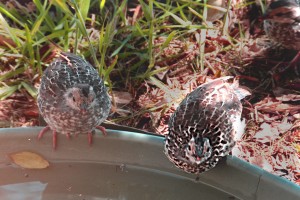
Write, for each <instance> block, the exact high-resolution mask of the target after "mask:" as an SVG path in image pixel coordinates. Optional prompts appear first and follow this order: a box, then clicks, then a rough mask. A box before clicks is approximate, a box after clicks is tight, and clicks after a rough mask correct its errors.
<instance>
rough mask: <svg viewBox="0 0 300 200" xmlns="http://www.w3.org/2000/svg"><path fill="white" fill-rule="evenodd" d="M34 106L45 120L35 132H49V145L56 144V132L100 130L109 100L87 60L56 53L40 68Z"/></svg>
mask: <svg viewBox="0 0 300 200" xmlns="http://www.w3.org/2000/svg"><path fill="white" fill-rule="evenodd" d="M37 100H38V107H39V111H40V113H41V115H42V117H43V118H44V119H45V121H46V122H47V124H48V126H46V127H45V128H44V129H43V130H42V131H41V132H40V134H39V136H38V138H39V139H40V138H41V137H42V136H43V134H44V133H45V132H46V131H47V130H49V129H51V130H52V131H53V148H54V149H55V147H56V137H57V136H56V133H57V132H58V133H62V134H66V135H67V136H68V137H69V136H70V135H72V134H88V138H89V143H90V144H91V143H92V133H93V132H94V130H95V129H96V128H97V129H100V130H101V131H102V132H103V134H106V131H105V128H104V127H102V126H100V124H101V123H102V122H103V121H104V120H105V119H106V118H107V117H108V114H109V111H110V108H111V101H110V97H109V95H108V93H107V89H106V87H105V85H104V82H103V80H102V79H101V78H100V76H99V75H98V73H97V71H96V70H95V69H94V68H93V67H92V65H91V64H90V63H88V62H87V61H86V60H84V59H83V58H81V57H80V56H77V55H74V54H71V53H62V52H61V53H59V56H58V58H57V59H56V60H55V61H53V62H52V63H51V64H50V65H49V67H47V69H46V70H45V71H44V75H43V76H42V79H41V85H40V88H39V95H38V99H37Z"/></svg>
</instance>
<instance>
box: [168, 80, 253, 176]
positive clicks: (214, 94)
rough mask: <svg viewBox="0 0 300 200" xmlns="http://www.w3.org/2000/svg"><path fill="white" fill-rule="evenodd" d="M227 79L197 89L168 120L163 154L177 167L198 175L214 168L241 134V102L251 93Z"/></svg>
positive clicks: (242, 127) (242, 130)
mask: <svg viewBox="0 0 300 200" xmlns="http://www.w3.org/2000/svg"><path fill="white" fill-rule="evenodd" d="M230 78H231V77H223V78H218V79H215V80H213V81H211V82H208V83H205V84H203V85H201V86H200V87H198V88H196V89H195V90H194V91H192V92H191V93H190V94H188V95H187V97H186V98H185V99H184V100H183V101H182V102H181V103H180V105H179V106H178V108H177V109H176V111H175V112H174V113H173V115H172V116H171V117H170V120H169V133H168V134H167V135H166V140H165V154H166V155H167V157H168V158H169V160H170V161H171V162H173V163H174V164H175V165H176V166H177V167H178V168H180V169H182V170H184V171H186V172H188V173H195V174H199V173H202V172H205V171H207V170H209V169H211V168H213V167H215V166H216V164H217V163H218V162H219V160H220V159H221V158H222V157H224V156H226V155H228V154H229V153H230V152H231V150H232V148H233V146H234V145H235V139H236V138H238V137H240V135H241V134H242V133H243V132H244V127H245V123H244V121H241V113H242V104H241V102H240V100H241V99H243V98H244V97H245V96H247V95H249V94H250V93H249V92H248V91H246V90H245V89H242V88H240V87H239V85H238V82H237V81H234V82H233V83H232V84H230V83H228V82H227V81H226V80H227V79H230Z"/></svg>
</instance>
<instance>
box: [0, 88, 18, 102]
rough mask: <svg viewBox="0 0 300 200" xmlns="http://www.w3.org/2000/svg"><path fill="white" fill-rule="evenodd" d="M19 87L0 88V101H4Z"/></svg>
mask: <svg viewBox="0 0 300 200" xmlns="http://www.w3.org/2000/svg"><path fill="white" fill-rule="evenodd" d="M18 88H19V85H14V86H4V87H0V100H4V99H6V98H7V97H9V96H10V95H12V94H13V93H15V92H16V91H17V89H18Z"/></svg>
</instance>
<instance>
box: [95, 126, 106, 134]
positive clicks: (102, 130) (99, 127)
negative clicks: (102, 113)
mask: <svg viewBox="0 0 300 200" xmlns="http://www.w3.org/2000/svg"><path fill="white" fill-rule="evenodd" d="M96 129H98V130H100V131H101V132H102V134H103V135H104V136H105V135H107V132H106V129H105V128H104V127H103V126H96Z"/></svg>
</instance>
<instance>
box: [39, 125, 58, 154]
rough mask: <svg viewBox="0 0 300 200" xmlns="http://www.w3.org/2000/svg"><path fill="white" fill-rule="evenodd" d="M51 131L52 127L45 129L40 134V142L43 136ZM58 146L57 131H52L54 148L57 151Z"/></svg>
mask: <svg viewBox="0 0 300 200" xmlns="http://www.w3.org/2000/svg"><path fill="white" fill-rule="evenodd" d="M48 130H50V126H46V127H45V128H43V129H42V130H41V131H40V132H39V134H38V140H40V139H41V138H42V137H43V135H44V134H45V133H46V132H47V131H48ZM56 144H57V133H56V131H55V130H53V131H52V148H53V149H54V150H55V149H56V146H57V145H56Z"/></svg>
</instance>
